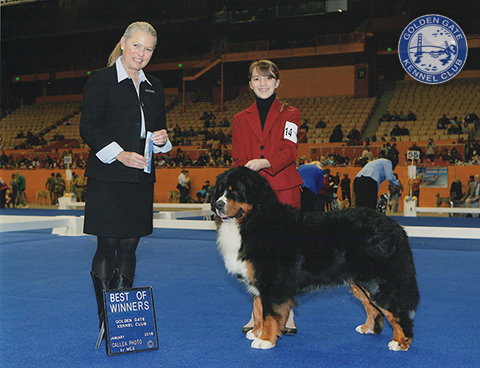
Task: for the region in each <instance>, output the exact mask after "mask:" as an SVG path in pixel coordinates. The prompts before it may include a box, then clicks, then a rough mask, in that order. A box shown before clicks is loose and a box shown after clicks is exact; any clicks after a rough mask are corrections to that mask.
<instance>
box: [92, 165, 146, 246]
mask: <svg viewBox="0 0 480 368" xmlns="http://www.w3.org/2000/svg"><path fill="white" fill-rule="evenodd" d="M139 176H140V182H139V183H118V182H107V181H101V180H96V179H92V178H88V183H87V198H86V203H85V221H84V232H85V234H91V235H97V236H104V237H109V238H138V237H142V236H146V235H150V234H151V233H152V231H153V186H154V183H152V182H150V181H149V180H148V175H147V174H144V173H143V172H141V173H140V175H139Z"/></svg>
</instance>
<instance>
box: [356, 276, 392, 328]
mask: <svg viewBox="0 0 480 368" xmlns="http://www.w3.org/2000/svg"><path fill="white" fill-rule="evenodd" d="M350 291H351V292H352V294H353V295H354V296H355V297H357V298H358V299H360V301H361V302H362V304H363V306H364V307H365V312H366V313H367V320H366V321H365V323H364V324H363V325H360V326H358V327H357V328H356V331H357V332H359V333H361V334H372V333H375V334H380V332H381V330H382V328H383V325H384V323H385V322H384V319H383V316H382V315H381V313H380V311H379V310H378V309H377V308H375V307H374V306H373V305H372V303H371V301H370V294H369V293H368V291H366V290H362V289H360V288H359V287H358V286H356V285H350ZM378 318H381V320H378V324H379V325H378V328H377V329H375V320H376V319H378Z"/></svg>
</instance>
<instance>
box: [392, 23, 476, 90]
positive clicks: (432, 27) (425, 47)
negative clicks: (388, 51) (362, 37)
mask: <svg viewBox="0 0 480 368" xmlns="http://www.w3.org/2000/svg"><path fill="white" fill-rule="evenodd" d="M467 51H468V47H467V39H466V37H465V34H464V33H463V31H462V30H461V28H460V27H459V26H458V24H457V23H455V22H454V21H453V20H451V19H449V18H447V17H444V16H442V15H424V16H422V17H419V18H417V19H415V20H414V21H413V22H411V23H410V24H409V25H408V26H407V27H406V28H405V29H404V31H403V33H402V35H401V37H400V41H399V43H398V56H399V57H400V62H401V63H402V66H403V68H404V69H405V71H406V72H407V73H408V74H410V76H412V78H414V79H416V80H418V81H419V82H423V83H428V84H438V83H443V82H446V81H448V80H450V79H452V78H453V77H455V76H456V75H457V74H458V73H459V72H460V70H461V69H462V68H463V66H464V65H465V61H466V60H467Z"/></svg>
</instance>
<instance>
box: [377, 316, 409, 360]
mask: <svg viewBox="0 0 480 368" xmlns="http://www.w3.org/2000/svg"><path fill="white" fill-rule="evenodd" d="M381 311H382V312H383V314H384V315H385V317H387V319H388V321H389V322H390V324H391V325H392V328H393V338H392V341H390V342H389V343H388V348H389V349H390V350H395V351H407V350H408V348H409V347H410V345H411V344H412V341H413V320H412V319H411V318H410V316H409V314H408V312H400V313H396V314H394V313H392V312H390V311H388V310H386V309H381Z"/></svg>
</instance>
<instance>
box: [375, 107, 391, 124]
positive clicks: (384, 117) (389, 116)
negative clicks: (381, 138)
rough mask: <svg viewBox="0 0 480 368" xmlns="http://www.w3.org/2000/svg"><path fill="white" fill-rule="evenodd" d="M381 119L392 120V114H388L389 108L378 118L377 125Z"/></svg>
mask: <svg viewBox="0 0 480 368" xmlns="http://www.w3.org/2000/svg"><path fill="white" fill-rule="evenodd" d="M382 121H392V115H390V111H389V110H386V111H385V113H384V114H383V115H382V117H381V118H380V119H378V125H380V124H381V122H382Z"/></svg>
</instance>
